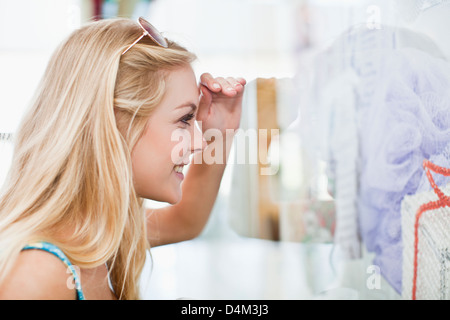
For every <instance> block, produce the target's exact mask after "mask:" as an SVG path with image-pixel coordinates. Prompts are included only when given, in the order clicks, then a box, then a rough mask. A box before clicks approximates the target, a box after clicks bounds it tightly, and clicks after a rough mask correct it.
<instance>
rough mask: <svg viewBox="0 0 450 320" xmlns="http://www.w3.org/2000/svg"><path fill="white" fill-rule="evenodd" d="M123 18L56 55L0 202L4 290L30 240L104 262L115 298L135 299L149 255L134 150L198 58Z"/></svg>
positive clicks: (92, 263) (88, 263)
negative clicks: (171, 79)
mask: <svg viewBox="0 0 450 320" xmlns="http://www.w3.org/2000/svg"><path fill="white" fill-rule="evenodd" d="M141 34H142V31H141V29H140V27H139V26H138V25H137V23H135V22H133V21H130V20H128V19H109V20H102V21H98V22H92V23H89V24H88V25H86V26H84V27H82V28H80V29H79V30H76V31H75V32H73V33H72V34H71V35H70V36H69V37H68V39H67V40H66V41H65V42H63V43H62V44H61V45H60V46H59V48H58V49H57V50H56V52H55V53H54V54H53V56H52V58H51V60H50V62H49V64H48V67H47V69H46V72H45V74H44V77H43V79H42V81H41V83H40V86H39V88H38V90H37V92H36V94H35V97H34V99H33V102H32V104H31V108H30V110H29V111H28V112H27V113H26V115H25V116H24V118H23V120H22V123H21V125H20V128H19V130H18V132H17V134H16V135H15V142H14V143H15V147H14V154H13V160H12V166H11V168H10V171H9V174H8V177H7V180H6V182H5V185H4V187H3V189H2V193H1V197H0V283H1V280H2V279H3V278H4V277H5V275H6V274H7V273H8V272H9V270H10V268H11V266H12V264H13V262H14V261H15V259H16V258H17V256H18V254H19V253H20V251H21V249H22V248H23V246H24V245H26V244H27V243H30V242H33V241H38V240H41V241H49V242H52V243H54V244H56V245H58V246H59V247H60V248H61V249H62V250H63V251H64V252H65V253H66V255H67V256H68V257H69V259H70V260H71V262H72V263H73V264H75V265H77V266H79V267H81V268H91V267H96V266H99V265H101V264H105V263H107V264H108V267H109V271H110V276H111V280H112V285H113V288H114V290H115V293H116V295H117V296H118V297H119V298H121V299H137V298H139V285H138V283H139V275H140V273H141V271H142V268H143V265H144V262H145V257H146V249H147V248H149V245H148V241H147V236H146V232H147V231H146V223H145V216H144V212H143V211H144V208H143V199H141V198H140V197H139V196H138V195H137V194H136V192H135V189H134V186H133V176H132V169H131V150H132V149H133V147H134V145H135V144H136V142H137V141H138V139H139V138H140V136H141V135H142V133H143V131H144V129H145V125H146V123H147V120H148V118H149V116H150V115H151V112H152V110H153V109H154V108H155V107H156V106H157V105H158V104H159V102H160V101H161V99H162V98H163V96H164V92H165V86H164V83H165V82H164V79H165V75H166V74H167V73H166V72H167V71H170V70H173V69H175V68H178V67H182V66H186V65H189V64H190V63H191V62H192V61H193V60H194V59H195V56H194V55H193V54H192V53H190V52H188V51H187V50H186V49H184V48H183V47H181V46H179V45H177V44H176V43H174V42H171V41H169V47H168V48H161V47H158V46H156V45H154V44H153V42H152V41H151V40H150V39H149V38H148V37H144V38H143V39H142V40H141V41H139V42H138V43H137V44H136V45H135V46H134V47H133V48H132V49H131V50H130V51H128V52H127V53H126V54H124V55H121V53H122V52H123V51H124V50H125V49H126V48H127V47H128V46H129V45H130V44H131V43H133V41H134V40H136V39H137V37H139V36H140V35H141Z"/></svg>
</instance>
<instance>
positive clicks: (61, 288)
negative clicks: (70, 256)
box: [0, 250, 76, 300]
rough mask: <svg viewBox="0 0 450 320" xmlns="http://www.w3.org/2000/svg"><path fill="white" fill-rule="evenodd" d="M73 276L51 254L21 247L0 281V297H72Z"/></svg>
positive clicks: (73, 290)
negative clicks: (11, 265) (7, 271)
mask: <svg viewBox="0 0 450 320" xmlns="http://www.w3.org/2000/svg"><path fill="white" fill-rule="evenodd" d="M72 279H73V278H72V273H71V272H70V270H68V268H67V267H66V265H65V264H64V263H63V262H62V261H61V260H60V259H59V258H58V257H57V256H55V255H54V254H51V253H49V252H47V251H44V250H23V251H21V252H20V254H19V256H18V258H17V259H16V261H15V263H14V264H13V267H12V268H11V269H10V271H9V273H8V274H7V275H6V277H5V278H4V281H3V282H2V283H1V284H0V299H58V300H59V299H61V300H62V299H75V298H76V294H75V289H74V288H73V286H71V284H72Z"/></svg>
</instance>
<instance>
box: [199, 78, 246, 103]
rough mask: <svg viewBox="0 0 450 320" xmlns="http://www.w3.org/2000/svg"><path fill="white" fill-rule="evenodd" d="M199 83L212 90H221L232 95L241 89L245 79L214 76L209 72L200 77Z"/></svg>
mask: <svg viewBox="0 0 450 320" xmlns="http://www.w3.org/2000/svg"><path fill="white" fill-rule="evenodd" d="M200 83H201V84H202V85H204V86H206V87H207V88H208V89H209V90H211V91H212V92H215V93H218V92H220V91H222V93H223V94H225V95H227V96H230V97H232V96H234V95H236V94H237V93H239V92H241V91H242V90H243V88H244V85H245V84H246V81H245V79H243V78H233V77H228V78H223V77H217V78H214V77H213V76H212V75H211V74H209V73H204V74H202V76H201V77H200Z"/></svg>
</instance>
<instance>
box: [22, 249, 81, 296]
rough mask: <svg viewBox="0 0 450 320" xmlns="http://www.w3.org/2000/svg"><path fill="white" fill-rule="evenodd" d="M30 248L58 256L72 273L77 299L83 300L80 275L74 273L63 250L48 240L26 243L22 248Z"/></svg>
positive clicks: (73, 268)
mask: <svg viewBox="0 0 450 320" xmlns="http://www.w3.org/2000/svg"><path fill="white" fill-rule="evenodd" d="M31 249H37V250H44V251H47V252H49V253H51V254H54V255H55V256H56V257H58V258H59V259H60V260H61V261H62V262H63V263H64V264H65V265H66V267H67V270H69V271H68V272H70V273H71V274H72V277H73V280H74V288H75V290H76V292H77V300H85V298H84V294H83V291H82V290H81V281H80V277H79V275H78V274H77V273H76V271H75V267H74V266H73V264H72V263H71V262H70V260H69V259H68V258H67V257H66V255H65V254H64V252H62V251H61V249H59V248H58V247H57V246H55V245H54V244H51V243H49V242H35V243H30V244H28V245H26V246H25V247H24V248H23V249H22V250H31ZM68 285H69V284H68Z"/></svg>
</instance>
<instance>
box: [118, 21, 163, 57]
mask: <svg viewBox="0 0 450 320" xmlns="http://www.w3.org/2000/svg"><path fill="white" fill-rule="evenodd" d="M138 23H139V25H140V26H141V28H142V30H144V32H143V33H142V35H141V36H140V37H139V38H138V39H137V40H136V41H135V42H133V43H132V44H131V45H130V46H129V47H128V48H127V49H126V50H125V51H124V52H122V55H124V54H125V53H126V52H127V51H128V50H130V49H131V48H132V47H133V46H134V45H135V44H136V43H138V42H139V41H140V40H141V39H142V38H143V37H145V36H149V37H150V39H152V40H153V42H155V43H156V44H157V45H159V46H161V47H164V48H167V47H168V44H167V41H166V39H165V38H164V37H163V36H162V35H161V33H160V32H159V31H158V29H156V28H155V27H154V26H152V25H151V23H150V22H148V21H147V20H145V19H144V18H142V17H140V18H139V19H138Z"/></svg>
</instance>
